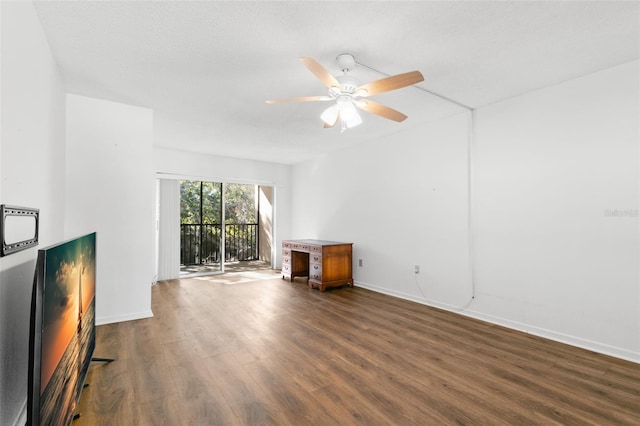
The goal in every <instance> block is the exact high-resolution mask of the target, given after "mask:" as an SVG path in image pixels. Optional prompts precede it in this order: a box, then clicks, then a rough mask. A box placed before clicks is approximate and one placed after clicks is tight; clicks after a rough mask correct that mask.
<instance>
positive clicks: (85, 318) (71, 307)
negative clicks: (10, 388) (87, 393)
mask: <svg viewBox="0 0 640 426" xmlns="http://www.w3.org/2000/svg"><path fill="white" fill-rule="evenodd" d="M95 294H96V233H95V232H94V233H92V234H87V235H84V236H82V237H79V238H76V239H73V240H69V241H66V242H63V243H60V244H56V245H53V246H50V247H47V248H44V249H41V250H38V261H37V263H36V273H35V278H34V284H33V295H32V300H31V325H30V328H31V330H30V341H29V349H30V350H29V354H30V355H29V357H30V359H29V361H30V362H29V395H28V398H27V401H28V403H27V410H28V411H27V422H28V423H27V424H28V425H32V426H37V425H69V424H70V423H71V422H72V421H73V417H74V414H75V412H76V410H77V407H78V403H79V401H80V394H81V391H82V387H83V386H84V380H85V377H86V375H87V371H88V369H89V364H90V362H91V357H92V355H93V351H94V349H95V344H96V337H95Z"/></svg>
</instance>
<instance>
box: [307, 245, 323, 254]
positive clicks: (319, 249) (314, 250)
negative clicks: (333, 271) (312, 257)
mask: <svg viewBox="0 0 640 426" xmlns="http://www.w3.org/2000/svg"><path fill="white" fill-rule="evenodd" d="M309 252H310V253H322V246H309Z"/></svg>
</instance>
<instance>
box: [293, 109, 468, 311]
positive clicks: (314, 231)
mask: <svg viewBox="0 0 640 426" xmlns="http://www.w3.org/2000/svg"><path fill="white" fill-rule="evenodd" d="M468 133H469V114H468V113H461V114H458V115H455V116H452V117H449V118H446V119H442V120H439V121H438V122H434V123H428V124H423V125H421V126H420V127H418V128H415V129H410V130H407V131H403V132H399V133H397V134H395V135H394V136H393V137H392V138H386V139H379V140H374V141H369V142H366V143H363V144H359V145H356V146H353V147H351V148H348V149H345V150H342V151H340V152H337V153H334V154H332V155H328V156H326V157H324V158H322V159H317V160H311V161H308V162H304V163H301V164H298V165H296V166H295V167H294V172H293V177H292V179H293V182H294V189H293V197H292V198H293V199H294V200H295V203H294V207H293V215H292V217H293V233H292V236H293V237H295V238H318V239H324V240H335V241H344V242H352V243H353V244H354V246H353V257H354V280H355V281H356V285H359V286H363V287H367V288H370V289H374V290H377V291H381V292H384V293H389V294H392V295H397V296H400V297H405V298H408V299H412V300H417V301H422V302H426V301H427V300H429V302H430V303H433V304H436V305H439V306H446V307H452V308H453V307H458V306H461V305H464V304H466V302H467V301H468V300H469V299H470V297H471V281H470V269H469V261H468V260H469V258H468V252H469V249H468V247H469V246H468V208H467V206H468V203H467V199H468V193H467V180H468V174H467V136H468ZM344 137H349V135H348V131H347V133H345V134H344ZM358 259H362V261H363V266H362V267H359V266H358ZM414 265H419V266H420V270H421V272H420V274H418V275H417V276H416V275H415V274H414Z"/></svg>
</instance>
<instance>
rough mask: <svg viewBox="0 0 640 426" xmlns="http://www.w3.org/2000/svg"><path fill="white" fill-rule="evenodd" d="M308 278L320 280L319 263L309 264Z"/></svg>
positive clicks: (320, 269)
mask: <svg viewBox="0 0 640 426" xmlns="http://www.w3.org/2000/svg"><path fill="white" fill-rule="evenodd" d="M309 278H311V279H313V280H318V281H322V267H321V266H320V265H311V267H310V268H309Z"/></svg>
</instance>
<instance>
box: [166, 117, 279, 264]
mask: <svg viewBox="0 0 640 426" xmlns="http://www.w3.org/2000/svg"><path fill="white" fill-rule="evenodd" d="M158 131H161V130H159V129H158V128H156V133H157V132H158ZM156 137H158V138H159V139H162V138H163V135H156ZM153 159H154V166H153V167H154V169H155V171H156V172H157V173H158V175H157V176H158V177H161V178H163V179H201V180H206V181H213V182H225V183H226V182H233V183H247V184H259V185H266V186H272V187H274V191H275V195H274V198H275V202H274V210H275V212H274V218H273V220H274V232H275V234H276V238H277V240H276V242H275V244H276V245H275V247H276V248H278V247H280V246H281V244H282V239H287V238H290V234H291V231H290V224H291V195H290V194H291V166H288V165H284V164H276V163H268V162H263V161H252V160H241V159H237V158H229V157H221V156H215V155H205V154H196V153H190V152H184V151H175V150H169V149H166V148H158V147H156V148H154V150H153ZM275 262H276V267H278V268H279V267H280V265H281V262H282V253H281V252H280V250H276V260H275Z"/></svg>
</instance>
